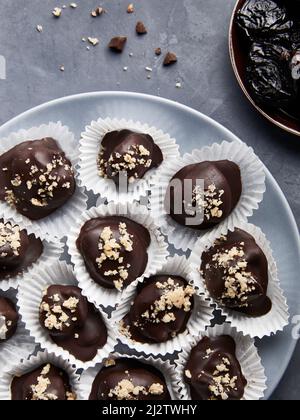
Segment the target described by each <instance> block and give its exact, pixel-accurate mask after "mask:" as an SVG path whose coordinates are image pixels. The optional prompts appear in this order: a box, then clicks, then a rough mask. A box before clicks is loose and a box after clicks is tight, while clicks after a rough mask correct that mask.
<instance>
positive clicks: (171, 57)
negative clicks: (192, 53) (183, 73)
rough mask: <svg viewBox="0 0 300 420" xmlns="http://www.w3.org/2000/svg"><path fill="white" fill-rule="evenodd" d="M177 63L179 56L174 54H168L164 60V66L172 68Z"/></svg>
mask: <svg viewBox="0 0 300 420" xmlns="http://www.w3.org/2000/svg"><path fill="white" fill-rule="evenodd" d="M176 62H177V55H176V54H175V53H172V52H167V54H166V56H165V59H164V66H170V65H172V64H175V63H176Z"/></svg>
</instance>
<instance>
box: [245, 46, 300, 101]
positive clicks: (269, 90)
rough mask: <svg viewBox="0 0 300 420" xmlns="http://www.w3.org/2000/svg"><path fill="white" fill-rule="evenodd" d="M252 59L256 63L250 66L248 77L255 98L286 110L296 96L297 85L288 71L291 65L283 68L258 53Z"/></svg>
mask: <svg viewBox="0 0 300 420" xmlns="http://www.w3.org/2000/svg"><path fill="white" fill-rule="evenodd" d="M254 48H255V46H254ZM260 53H261V51H260ZM252 57H255V60H256V62H252V63H251V64H249V66H248V67H247V70H246V76H247V81H248V85H249V87H250V89H251V92H252V94H253V97H254V98H255V99H256V101H257V102H259V103H263V104H266V105H268V106H271V107H276V108H284V107H285V106H286V105H288V104H289V103H290V102H291V101H292V100H293V99H294V98H295V96H296V90H295V83H294V82H293V80H292V78H291V76H290V72H289V71H288V69H289V63H288V62H287V63H286V64H285V66H283V65H282V63H281V62H278V61H273V60H271V59H269V58H267V59H265V60H263V59H262V58H261V56H260V54H257V52H253V53H252ZM258 60H261V61H260V62H258Z"/></svg>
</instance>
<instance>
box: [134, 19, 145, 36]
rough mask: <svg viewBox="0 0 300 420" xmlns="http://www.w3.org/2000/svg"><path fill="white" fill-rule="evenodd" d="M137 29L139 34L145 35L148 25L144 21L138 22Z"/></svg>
mask: <svg viewBox="0 0 300 420" xmlns="http://www.w3.org/2000/svg"><path fill="white" fill-rule="evenodd" d="M135 30H136V33H137V34H138V35H145V34H146V33H147V32H148V31H147V28H146V26H145V25H144V23H143V22H142V21H138V22H137V24H136V27H135Z"/></svg>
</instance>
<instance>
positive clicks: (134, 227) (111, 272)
mask: <svg viewBox="0 0 300 420" xmlns="http://www.w3.org/2000/svg"><path fill="white" fill-rule="evenodd" d="M150 242H151V237H150V233H149V232H148V230H147V229H145V228H144V227H143V226H141V225H139V224H138V223H136V222H134V221H132V220H130V219H127V218H126V217H122V216H111V217H98V218H96V219H91V220H89V221H88V222H86V223H85V224H84V226H83V227H82V229H81V232H80V235H79V237H78V239H77V248H78V250H79V252H80V253H81V255H82V257H83V259H84V262H85V265H86V268H87V271H88V272H89V274H90V276H91V277H92V279H93V280H94V281H95V282H96V283H98V284H99V285H100V286H102V287H105V288H106V289H117V290H122V289H123V288H124V287H127V286H128V285H129V284H130V283H131V282H133V281H134V280H136V279H137V278H138V277H140V276H141V275H142V274H143V273H144V271H145V269H146V267H147V263H148V253H147V249H148V248H149V246H150Z"/></svg>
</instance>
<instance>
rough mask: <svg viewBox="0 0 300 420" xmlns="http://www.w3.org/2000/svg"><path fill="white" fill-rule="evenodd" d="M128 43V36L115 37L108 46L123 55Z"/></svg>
mask: <svg viewBox="0 0 300 420" xmlns="http://www.w3.org/2000/svg"><path fill="white" fill-rule="evenodd" d="M126 42H127V37H126V36H115V37H114V38H112V39H111V40H110V42H109V44H108V48H110V49H111V50H113V51H115V52H119V53H121V52H122V51H123V49H124V47H125V44H126Z"/></svg>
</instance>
